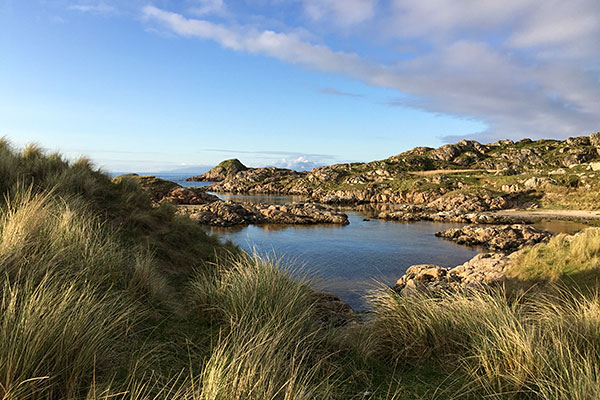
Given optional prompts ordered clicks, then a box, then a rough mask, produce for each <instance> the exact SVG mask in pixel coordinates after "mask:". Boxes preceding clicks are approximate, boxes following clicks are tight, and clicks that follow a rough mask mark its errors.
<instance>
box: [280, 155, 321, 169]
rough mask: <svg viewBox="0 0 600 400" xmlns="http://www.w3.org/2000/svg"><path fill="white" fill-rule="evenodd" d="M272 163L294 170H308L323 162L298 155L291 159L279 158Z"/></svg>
mask: <svg viewBox="0 0 600 400" xmlns="http://www.w3.org/2000/svg"><path fill="white" fill-rule="evenodd" d="M272 165H273V166H275V167H278V168H288V169H293V170H296V171H310V170H312V169H314V168H317V167H321V166H323V165H324V164H323V163H319V162H315V161H311V160H309V159H307V158H306V157H302V156H300V157H298V158H295V159H291V160H290V159H287V158H282V159H281V160H279V161H277V162H274V163H273V164H272Z"/></svg>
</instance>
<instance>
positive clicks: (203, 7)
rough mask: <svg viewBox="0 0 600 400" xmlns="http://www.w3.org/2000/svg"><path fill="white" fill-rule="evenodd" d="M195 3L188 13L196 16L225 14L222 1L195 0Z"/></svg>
mask: <svg viewBox="0 0 600 400" xmlns="http://www.w3.org/2000/svg"><path fill="white" fill-rule="evenodd" d="M196 3H197V4H195V5H194V6H193V7H191V8H190V12H191V13H192V14H194V15H197V16H204V15H211V14H212V15H224V14H226V12H227V10H226V6H225V1H224V0H197V1H196Z"/></svg>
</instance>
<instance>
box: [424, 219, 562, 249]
mask: <svg viewBox="0 0 600 400" xmlns="http://www.w3.org/2000/svg"><path fill="white" fill-rule="evenodd" d="M435 235H436V236H438V237H442V238H444V239H447V240H452V241H454V242H456V243H458V244H463V245H467V246H483V247H487V248H489V249H491V250H494V251H512V250H516V249H520V248H522V247H524V246H531V245H534V244H536V243H540V242H543V241H546V240H548V239H550V237H552V233H550V232H548V231H541V230H539V229H535V228H532V227H531V226H528V225H520V224H515V225H486V226H473V225H467V226H464V227H462V228H452V229H448V230H445V231H443V232H438V233H436V234H435Z"/></svg>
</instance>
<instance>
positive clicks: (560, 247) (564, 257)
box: [508, 228, 600, 289]
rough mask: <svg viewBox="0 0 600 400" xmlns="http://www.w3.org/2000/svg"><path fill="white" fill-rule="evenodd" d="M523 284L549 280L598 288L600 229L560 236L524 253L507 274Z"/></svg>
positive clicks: (580, 286)
mask: <svg viewBox="0 0 600 400" xmlns="http://www.w3.org/2000/svg"><path fill="white" fill-rule="evenodd" d="M508 274H509V276H511V277H512V278H515V279H518V280H522V281H549V282H559V281H560V282H562V283H565V284H568V285H576V286H577V287H579V288H592V289H593V288H597V287H598V279H599V278H600V229H598V228H588V229H586V230H584V231H582V232H580V233H579V234H577V235H574V236H568V235H564V234H561V235H557V236H555V237H553V238H552V239H551V240H550V241H549V242H548V243H541V244H538V245H536V246H533V247H531V248H528V249H526V250H524V251H522V252H521V253H520V254H519V257H518V258H517V259H516V260H515V262H514V265H513V266H512V267H511V269H510V270H509V272H508Z"/></svg>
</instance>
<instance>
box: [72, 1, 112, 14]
mask: <svg viewBox="0 0 600 400" xmlns="http://www.w3.org/2000/svg"><path fill="white" fill-rule="evenodd" d="M67 8H68V9H69V10H73V11H80V12H85V13H92V14H112V13H114V12H116V11H117V9H116V8H115V7H113V6H111V5H108V4H106V3H95V4H87V3H86V4H75V5H70V6H69V7H67Z"/></svg>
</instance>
